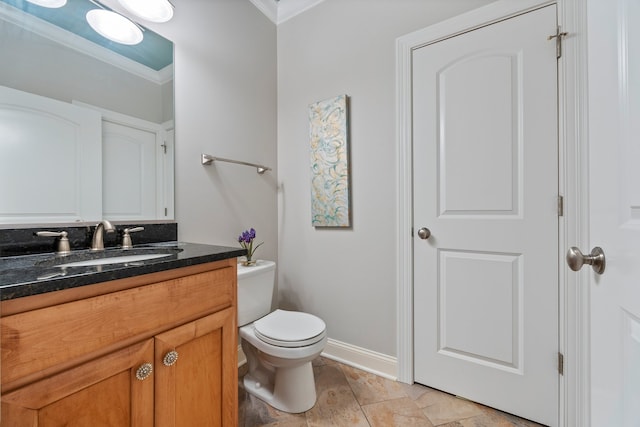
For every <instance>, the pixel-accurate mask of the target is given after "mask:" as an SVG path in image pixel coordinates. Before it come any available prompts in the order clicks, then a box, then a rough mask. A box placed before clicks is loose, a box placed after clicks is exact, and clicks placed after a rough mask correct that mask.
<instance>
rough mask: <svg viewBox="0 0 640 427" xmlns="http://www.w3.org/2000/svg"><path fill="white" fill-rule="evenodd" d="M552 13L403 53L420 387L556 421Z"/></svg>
mask: <svg viewBox="0 0 640 427" xmlns="http://www.w3.org/2000/svg"><path fill="white" fill-rule="evenodd" d="M555 30H556V8H555V5H554V6H548V7H544V8H541V9H538V10H536V11H532V12H529V13H526V14H523V15H520V16H517V17H514V18H511V19H508V20H505V21H501V22H499V23H496V24H493V25H490V26H486V27H482V28H479V29H477V30H474V31H470V32H467V33H464V34H461V35H458V36H455V37H452V38H449V39H446V40H443V41H440V42H437V43H433V44H430V45H427V46H424V47H421V48H419V49H416V50H414V52H413V57H412V59H413V82H412V83H413V174H414V176H413V181H414V184H413V188H414V190H413V191H414V193H413V202H414V212H413V214H414V228H416V229H417V228H420V227H427V228H429V229H430V231H431V233H432V235H431V237H429V238H428V239H426V240H422V239H420V238H419V237H418V236H416V237H415V240H414V304H415V306H414V349H415V350H414V351H415V379H416V381H417V382H420V383H423V384H426V385H428V386H431V387H435V388H438V389H442V390H445V391H448V392H451V393H453V394H457V395H460V396H463V397H466V398H469V399H471V400H475V401H478V402H481V403H484V404H487V405H489V406H493V407H496V408H499V409H502V410H505V411H507V412H511V413H514V414H517V415H520V416H522V417H524V418H529V419H532V420H535V421H539V422H542V423H544V424H547V425H557V423H558V382H559V379H558V378H559V377H558V371H557V357H558V213H557V196H558V137H557V132H558V128H557V60H556V52H555V43H554V42H549V41H548V40H547V36H549V35H550V34H554V33H555Z"/></svg>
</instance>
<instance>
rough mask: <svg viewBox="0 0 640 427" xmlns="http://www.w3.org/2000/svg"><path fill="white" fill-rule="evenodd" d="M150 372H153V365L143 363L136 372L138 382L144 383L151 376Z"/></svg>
mask: <svg viewBox="0 0 640 427" xmlns="http://www.w3.org/2000/svg"><path fill="white" fill-rule="evenodd" d="M152 372H153V365H152V364H151V363H143V364H142V365H140V367H139V368H138V369H137V370H136V378H137V379H139V380H140V381H144V380H146V379H147V378H148V377H149V375H151V373H152Z"/></svg>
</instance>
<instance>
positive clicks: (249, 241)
mask: <svg viewBox="0 0 640 427" xmlns="http://www.w3.org/2000/svg"><path fill="white" fill-rule="evenodd" d="M255 238H256V230H255V229H254V228H251V229H249V230H245V231H243V232H242V234H240V235H239V236H238V243H240V246H242V248H243V249H246V250H247V261H251V259H252V258H253V253H254V252H255V251H256V249H258V248H259V247H260V245H262V243H264V242H262V243H259V244H258V245H256V246H255V247H254V246H253V239H255Z"/></svg>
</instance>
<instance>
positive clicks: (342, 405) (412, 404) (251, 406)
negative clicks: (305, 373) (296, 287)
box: [238, 357, 541, 427]
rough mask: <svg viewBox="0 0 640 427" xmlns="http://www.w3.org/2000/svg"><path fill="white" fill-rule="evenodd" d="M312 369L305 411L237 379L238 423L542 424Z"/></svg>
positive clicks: (324, 366)
mask: <svg viewBox="0 0 640 427" xmlns="http://www.w3.org/2000/svg"><path fill="white" fill-rule="evenodd" d="M313 370H314V373H315V380H316V390H317V397H318V399H317V402H316V405H315V406H314V407H313V408H312V409H311V410H309V411H307V412H306V413H304V414H288V413H285V412H281V411H278V410H276V409H274V408H272V407H271V406H269V405H267V404H266V403H264V402H262V401H261V400H260V399H258V398H256V397H253V396H251V395H249V394H248V393H247V392H246V391H245V390H244V387H243V386H242V380H240V386H239V390H238V398H239V408H238V416H239V423H238V426H239V427H266V426H279V427H342V426H344V427H351V426H356V427H395V426H399V427H411V426H425V427H432V426H437V427H541V426H540V425H539V424H536V423H534V422H531V421H527V420H523V419H521V418H518V417H516V416H513V415H510V414H506V413H504V412H500V411H496V410H494V409H491V408H489V407H486V406H483V405H479V404H476V403H473V402H469V401H467V400H463V399H458V398H456V397H455V396H452V395H450V394H447V393H443V392H441V391H438V390H435V389H432V388H429V387H424V386H421V385H418V384H414V385H407V384H401V383H398V382H395V381H390V380H387V379H384V378H380V377H377V376H375V375H372V374H369V373H366V372H364V371H362V370H359V369H356V368H352V367H349V366H346V365H343V364H341V363H338V362H336V361H333V360H331V359H328V358H323V357H320V358H318V359H316V360H315V361H314V362H313ZM242 371H243V370H241V372H242ZM244 371H246V369H244ZM242 373H244V372H242Z"/></svg>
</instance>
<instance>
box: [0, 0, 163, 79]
mask: <svg viewBox="0 0 640 427" xmlns="http://www.w3.org/2000/svg"><path fill="white" fill-rule="evenodd" d="M0 2H2V3H6V4H8V5H10V6H12V7H14V8H16V9H20V10H22V11H23V12H25V13H28V14H29V15H32V16H34V17H36V18H38V19H39V20H43V21H46V22H48V23H50V24H53V25H55V26H57V27H60V28H62V29H64V30H66V31H68V32H71V33H73V34H76V35H78V36H80V37H82V38H84V39H86V40H89V41H90V42H92V43H95V44H97V45H99V46H102V47H104V48H106V49H109V50H111V51H113V52H115V53H117V54H119V55H122V56H124V57H126V58H129V59H131V60H133V61H135V62H137V63H139V64H142V65H144V66H146V67H148V68H150V69H152V70H154V71H160V70H162V69H164V68H166V67H167V66H170V65H171V64H172V62H173V43H172V42H171V41H169V40H167V39H165V38H164V37H162V36H160V35H159V34H156V33H154V32H153V31H150V30H147V29H144V27H143V29H144V39H143V40H142V42H140V43H139V44H137V45H135V46H128V45H123V44H119V43H116V42H113V41H111V40H108V39H106V38H104V37H102V36H101V35H99V34H98V33H96V32H95V31H94V30H93V29H92V28H91V27H90V26H89V24H88V23H87V20H86V19H85V15H86V14H87V12H88V11H89V10H92V9H98V6H96V5H95V4H94V3H92V2H90V1H89V0H68V1H67V4H65V5H64V6H63V7H61V8H56V9H52V8H46V7H42V6H38V5H35V4H33V3H29V2H28V1H26V0H0Z"/></svg>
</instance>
